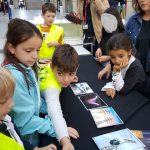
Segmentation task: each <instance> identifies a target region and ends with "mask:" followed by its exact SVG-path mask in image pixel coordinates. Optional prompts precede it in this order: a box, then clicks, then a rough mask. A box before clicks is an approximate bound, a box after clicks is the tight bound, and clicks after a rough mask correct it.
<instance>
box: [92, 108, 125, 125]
mask: <svg viewBox="0 0 150 150" xmlns="http://www.w3.org/2000/svg"><path fill="white" fill-rule="evenodd" d="M90 112H91V115H92V117H93V119H94V121H95V124H96V126H97V128H103V127H109V126H113V125H120V124H123V121H122V120H121V118H120V117H119V116H118V114H117V113H116V112H115V110H114V109H113V108H112V107H106V108H96V109H91V110H90Z"/></svg>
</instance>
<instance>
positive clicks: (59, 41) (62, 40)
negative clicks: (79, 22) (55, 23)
mask: <svg viewBox="0 0 150 150" xmlns="http://www.w3.org/2000/svg"><path fill="white" fill-rule="evenodd" d="M58 43H59V44H64V29H63V28H62V35H61V36H60V38H59V40H58Z"/></svg>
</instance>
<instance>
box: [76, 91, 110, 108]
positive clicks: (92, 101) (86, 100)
mask: <svg viewBox="0 0 150 150" xmlns="http://www.w3.org/2000/svg"><path fill="white" fill-rule="evenodd" d="M78 99H79V100H80V101H81V103H82V104H83V106H84V107H85V108H86V109H87V110H90V109H95V108H98V107H107V106H108V105H107V104H106V103H105V102H104V101H103V100H102V99H101V98H100V97H99V95H98V94H96V93H90V94H85V95H80V96H78Z"/></svg>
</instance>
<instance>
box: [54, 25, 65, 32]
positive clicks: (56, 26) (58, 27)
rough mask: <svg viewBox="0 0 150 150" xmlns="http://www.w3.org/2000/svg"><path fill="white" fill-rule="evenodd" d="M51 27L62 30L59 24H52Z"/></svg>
mask: <svg viewBox="0 0 150 150" xmlns="http://www.w3.org/2000/svg"><path fill="white" fill-rule="evenodd" d="M52 27H53V28H55V29H57V30H61V31H63V30H64V29H63V27H60V26H58V25H55V24H53V25H52Z"/></svg>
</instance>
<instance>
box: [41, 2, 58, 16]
mask: <svg viewBox="0 0 150 150" xmlns="http://www.w3.org/2000/svg"><path fill="white" fill-rule="evenodd" d="M47 11H49V12H53V13H55V14H56V7H55V5H54V4H53V3H45V4H43V6H42V14H43V15H44V14H45V13H46V12H47Z"/></svg>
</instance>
